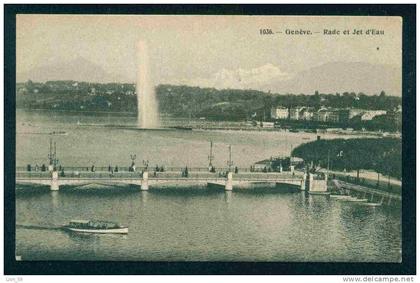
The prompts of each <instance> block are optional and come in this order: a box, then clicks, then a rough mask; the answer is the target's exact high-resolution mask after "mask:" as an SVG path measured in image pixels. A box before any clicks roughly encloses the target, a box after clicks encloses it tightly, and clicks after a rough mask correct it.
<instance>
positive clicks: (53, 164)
mask: <svg viewBox="0 0 420 283" xmlns="http://www.w3.org/2000/svg"><path fill="white" fill-rule="evenodd" d="M48 159H49V166H48V171H50V172H52V171H57V165H58V159H57V144H56V142H54V147H53V141H52V138H50V151H49V153H48Z"/></svg>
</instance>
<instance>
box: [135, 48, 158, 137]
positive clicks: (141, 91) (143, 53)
mask: <svg viewBox="0 0 420 283" xmlns="http://www.w3.org/2000/svg"><path fill="white" fill-rule="evenodd" d="M136 92H137V115H138V116H137V123H138V127H139V128H142V129H153V128H159V127H160V122H159V112H158V103H157V100H156V93H155V87H154V84H153V80H152V77H151V73H150V65H149V54H148V46H147V43H146V42H145V41H142V40H140V41H139V42H138V43H137V84H136Z"/></svg>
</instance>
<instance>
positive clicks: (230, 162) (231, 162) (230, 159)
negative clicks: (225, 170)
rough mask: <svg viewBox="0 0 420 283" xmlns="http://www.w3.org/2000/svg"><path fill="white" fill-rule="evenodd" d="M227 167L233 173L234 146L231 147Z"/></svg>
mask: <svg viewBox="0 0 420 283" xmlns="http://www.w3.org/2000/svg"><path fill="white" fill-rule="evenodd" d="M227 165H228V167H229V172H232V166H233V161H232V145H229V160H228V162H227Z"/></svg>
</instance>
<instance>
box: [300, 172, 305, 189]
mask: <svg viewBox="0 0 420 283" xmlns="http://www.w3.org/2000/svg"><path fill="white" fill-rule="evenodd" d="M305 187H306V174H303V179H302V182H301V183H300V190H301V191H304V190H305Z"/></svg>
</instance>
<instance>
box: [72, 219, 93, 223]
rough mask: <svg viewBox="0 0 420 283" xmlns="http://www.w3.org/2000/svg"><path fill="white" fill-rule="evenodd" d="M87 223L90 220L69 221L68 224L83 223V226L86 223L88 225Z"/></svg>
mask: <svg viewBox="0 0 420 283" xmlns="http://www.w3.org/2000/svg"><path fill="white" fill-rule="evenodd" d="M89 221H90V220H77V219H76V220H70V223H83V224H86V223H89Z"/></svg>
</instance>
